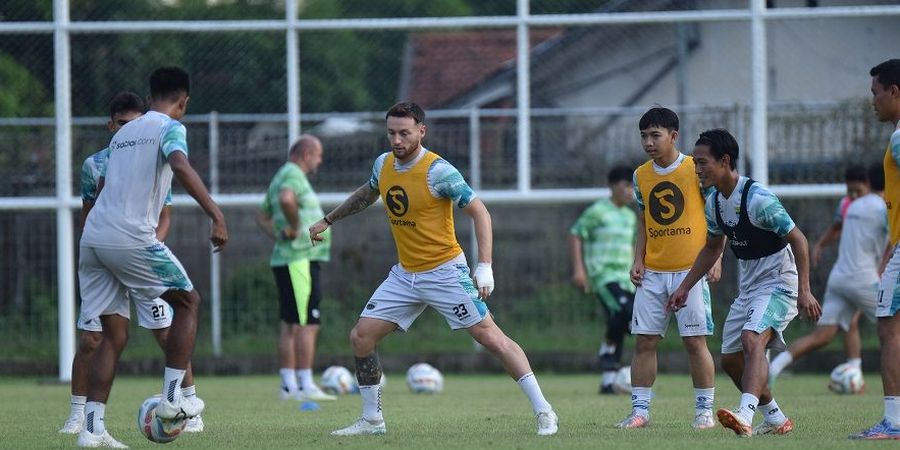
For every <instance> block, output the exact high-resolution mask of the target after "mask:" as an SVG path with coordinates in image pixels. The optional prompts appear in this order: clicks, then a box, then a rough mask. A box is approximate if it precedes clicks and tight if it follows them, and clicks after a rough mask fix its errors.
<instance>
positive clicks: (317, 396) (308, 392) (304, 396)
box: [297, 385, 337, 402]
mask: <svg viewBox="0 0 900 450" xmlns="http://www.w3.org/2000/svg"><path fill="white" fill-rule="evenodd" d="M297 399H298V400H300V401H301V402H302V401H306V400H313V401H317V402H320V401H332V400H337V396H334V395H330V394H326V393H324V392H322V390H321V389H319V387H318V386H316V385H313V387H312V388H311V389H301V390H300V391H298V392H297Z"/></svg>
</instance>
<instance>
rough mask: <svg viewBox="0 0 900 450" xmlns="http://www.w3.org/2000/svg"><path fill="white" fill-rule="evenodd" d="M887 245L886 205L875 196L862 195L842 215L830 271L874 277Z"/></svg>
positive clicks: (879, 197) (878, 196)
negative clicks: (834, 258) (835, 256)
mask: <svg viewBox="0 0 900 450" xmlns="http://www.w3.org/2000/svg"><path fill="white" fill-rule="evenodd" d="M886 244H887V206H886V205H885V203H884V199H882V198H881V196H880V195H878V194H867V195H864V196H862V197H860V198H858V199H856V200H854V201H853V203H851V204H850V206H849V207H848V208H847V212H846V214H845V215H844V220H843V226H842V228H841V242H840V246H839V247H838V259H837V262H835V264H834V268H833V269H832V271H833V272H836V273H841V274H846V275H862V274H874V275H876V276H877V271H878V263H879V261H880V258H881V255H882V253H883V252H884V247H885V245H886Z"/></svg>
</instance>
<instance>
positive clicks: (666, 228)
mask: <svg viewBox="0 0 900 450" xmlns="http://www.w3.org/2000/svg"><path fill="white" fill-rule="evenodd" d="M636 177H637V183H638V189H639V190H640V191H641V200H642V201H643V203H644V225H645V229H644V234H645V236H646V238H647V250H646V254H645V255H644V266H646V267H647V268H648V269H650V270H654V271H657V272H680V271H683V270H688V269H690V268H691V266H692V265H693V264H694V260H696V259H697V254H698V253H700V249H701V248H703V246H704V245H705V244H706V216H705V212H704V199H703V194H702V192H701V191H700V183H699V181H698V180H697V174H696V173H695V172H694V158H692V157H690V156H686V157H685V158H684V160H682V162H681V164H680V165H679V166H678V168H677V169H675V170H674V171H673V172H671V173H668V174H666V175H659V174H657V173H656V171H654V170H653V161H648V162H646V163H644V164H642V165H641V166H640V167H638V169H637V171H636Z"/></svg>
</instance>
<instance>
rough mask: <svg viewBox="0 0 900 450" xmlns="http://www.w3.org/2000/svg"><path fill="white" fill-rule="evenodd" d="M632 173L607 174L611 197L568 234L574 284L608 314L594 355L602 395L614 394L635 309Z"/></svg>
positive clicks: (587, 212) (627, 170)
mask: <svg viewBox="0 0 900 450" xmlns="http://www.w3.org/2000/svg"><path fill="white" fill-rule="evenodd" d="M633 173H634V170H632V169H630V168H628V167H623V166H619V167H614V168H613V169H612V170H610V171H609V174H607V176H606V181H607V184H608V185H609V190H610V192H611V195H610V198H608V199H606V198H604V199H600V200H597V201H596V202H595V203H594V204H593V205H591V206H590V207H589V208H588V209H586V210H585V211H584V212H583V213H582V214H581V216H580V217H579V218H578V220H577V221H576V222H575V224H574V225H572V228H571V230H569V233H570V235H569V243H570V247H571V249H572V252H571V254H572V267H573V272H572V282H573V283H574V284H575V286H576V287H577V288H579V289H581V290H583V291H584V292H585V293H590V292H593V293H594V295H596V296H597V299H598V300H600V305H602V306H603V310H604V311H606V340H605V341H604V342H603V344H602V345H601V346H600V350H599V351H598V352H597V356H598V358H599V359H600V370H602V371H603V377H602V379H601V382H600V389H599V392H600V393H601V394H612V393H613V387H612V385H613V381H615V377H616V370H617V369H618V368H619V363H620V361H621V359H622V347H623V344H624V343H625V333H627V332H628V331H629V329H628V324H629V323H630V322H631V311H632V308H633V307H634V285H633V284H632V283H631V279H630V275H629V270H630V269H631V262H632V261H633V260H634V234H635V224H636V223H637V218H636V217H635V214H634V211H633V210H632V209H631V207H630V205H631V203H632V202H633V201H634V190H633V187H632V185H631V179H632V174H633ZM582 249H583V250H582Z"/></svg>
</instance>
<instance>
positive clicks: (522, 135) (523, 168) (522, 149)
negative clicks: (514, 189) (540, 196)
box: [516, 0, 531, 191]
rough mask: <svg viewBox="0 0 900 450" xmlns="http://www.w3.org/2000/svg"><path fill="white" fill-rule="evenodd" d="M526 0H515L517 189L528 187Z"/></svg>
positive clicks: (529, 73) (529, 183)
mask: <svg viewBox="0 0 900 450" xmlns="http://www.w3.org/2000/svg"><path fill="white" fill-rule="evenodd" d="M528 2H529V0H518V5H517V8H516V10H517V13H518V21H519V23H518V25H516V42H517V44H518V46H517V50H516V81H517V86H518V88H517V89H516V91H517V92H516V108H517V109H518V111H517V114H516V123H517V125H518V131H519V133H518V138H519V139H518V141H519V142H518V144H519V145H518V158H516V160H517V162H518V164H517V169H518V170H517V174H518V188H519V191H530V190H531V72H530V71H531V59H530V55H529V51H530V50H531V45H530V42H529V41H528V14H529V12H528Z"/></svg>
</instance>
